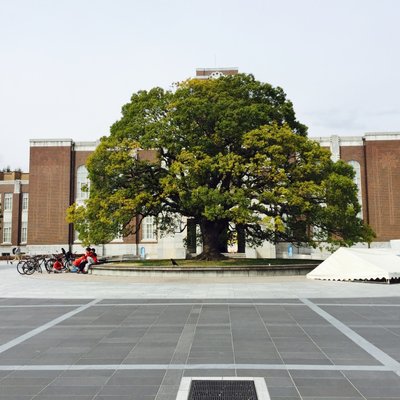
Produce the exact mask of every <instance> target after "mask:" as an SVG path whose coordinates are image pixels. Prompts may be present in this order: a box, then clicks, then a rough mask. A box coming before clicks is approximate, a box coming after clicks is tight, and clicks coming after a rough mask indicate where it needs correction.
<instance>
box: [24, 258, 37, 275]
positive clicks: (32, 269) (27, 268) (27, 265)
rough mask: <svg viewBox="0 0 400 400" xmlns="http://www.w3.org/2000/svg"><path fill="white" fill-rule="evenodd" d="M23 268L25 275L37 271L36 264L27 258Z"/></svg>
mask: <svg viewBox="0 0 400 400" xmlns="http://www.w3.org/2000/svg"><path fill="white" fill-rule="evenodd" d="M22 270H23V271H24V274H25V275H32V274H33V273H34V272H35V265H34V264H33V263H32V262H31V261H30V260H27V261H26V262H25V264H24V265H23V266H22Z"/></svg>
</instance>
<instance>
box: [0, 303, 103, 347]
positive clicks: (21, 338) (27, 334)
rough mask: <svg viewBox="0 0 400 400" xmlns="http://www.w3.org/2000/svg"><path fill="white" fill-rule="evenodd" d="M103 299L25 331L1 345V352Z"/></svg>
mask: <svg viewBox="0 0 400 400" xmlns="http://www.w3.org/2000/svg"><path fill="white" fill-rule="evenodd" d="M101 300H102V299H96V300H93V301H91V302H90V303H87V304H85V305H83V306H80V307H78V308H76V309H75V310H72V311H69V312H67V313H66V314H63V315H61V316H60V317H57V318H55V319H53V320H51V321H49V322H47V323H45V324H43V325H41V326H39V327H37V328H35V329H32V330H31V331H29V332H26V333H24V334H23V335H21V336H18V337H17V338H15V339H13V340H10V341H9V342H7V343H5V344H3V345H1V346H0V354H1V353H4V352H5V351H7V350H9V349H11V348H13V347H15V346H18V345H19V344H21V343H22V342H24V341H25V340H28V339H30V338H32V337H34V336H36V335H38V334H39V333H42V332H44V331H45V330H47V329H49V328H52V327H53V326H55V325H57V324H59V323H60V322H63V321H65V320H66V319H69V318H71V317H73V316H74V315H75V314H78V313H80V312H82V311H84V310H86V309H88V308H90V307H91V306H93V305H94V304H96V303H98V302H99V301H101Z"/></svg>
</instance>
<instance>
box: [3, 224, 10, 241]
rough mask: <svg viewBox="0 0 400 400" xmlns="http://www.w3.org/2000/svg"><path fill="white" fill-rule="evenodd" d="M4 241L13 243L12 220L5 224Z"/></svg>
mask: <svg viewBox="0 0 400 400" xmlns="http://www.w3.org/2000/svg"><path fill="white" fill-rule="evenodd" d="M3 243H11V222H4V224H3Z"/></svg>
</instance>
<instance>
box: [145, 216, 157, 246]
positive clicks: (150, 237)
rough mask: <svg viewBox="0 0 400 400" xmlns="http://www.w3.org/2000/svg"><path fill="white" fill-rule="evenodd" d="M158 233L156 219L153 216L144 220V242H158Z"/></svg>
mask: <svg viewBox="0 0 400 400" xmlns="http://www.w3.org/2000/svg"><path fill="white" fill-rule="evenodd" d="M156 240H157V232H156V226H155V218H154V217H153V216H152V215H148V216H147V217H144V218H143V220H142V241H156Z"/></svg>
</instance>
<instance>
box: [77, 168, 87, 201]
mask: <svg viewBox="0 0 400 400" xmlns="http://www.w3.org/2000/svg"><path fill="white" fill-rule="evenodd" d="M89 187H90V181H89V179H88V170H87V168H86V167H85V166H84V165H81V166H79V167H78V169H77V171H76V201H82V200H86V199H87V198H89Z"/></svg>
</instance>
